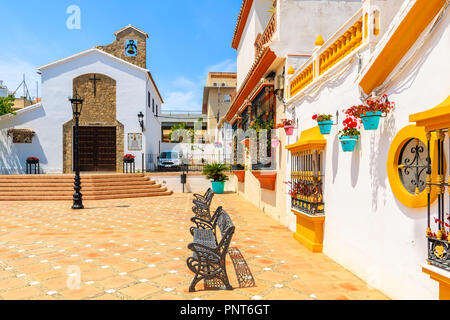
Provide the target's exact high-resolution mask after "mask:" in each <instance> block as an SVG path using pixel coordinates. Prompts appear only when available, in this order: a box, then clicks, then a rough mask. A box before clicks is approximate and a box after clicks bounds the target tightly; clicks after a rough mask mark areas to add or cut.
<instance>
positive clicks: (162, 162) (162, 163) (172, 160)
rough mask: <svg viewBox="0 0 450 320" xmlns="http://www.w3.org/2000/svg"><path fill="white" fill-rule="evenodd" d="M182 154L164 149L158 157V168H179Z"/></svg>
mask: <svg viewBox="0 0 450 320" xmlns="http://www.w3.org/2000/svg"><path fill="white" fill-rule="evenodd" d="M181 157H182V154H181V153H179V152H176V151H164V152H161V154H160V155H159V157H158V168H160V169H161V168H174V169H175V168H178V169H180V168H181V164H182V163H181V162H182V161H181Z"/></svg>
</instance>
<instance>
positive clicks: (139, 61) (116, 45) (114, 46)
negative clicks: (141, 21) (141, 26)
mask: <svg viewBox="0 0 450 320" xmlns="http://www.w3.org/2000/svg"><path fill="white" fill-rule="evenodd" d="M128 39H135V40H137V55H136V56H135V57H128V56H126V55H125V43H126V40H128ZM96 48H98V49H100V50H103V51H105V52H107V53H109V54H112V55H113V56H116V57H118V58H120V59H123V60H125V61H127V62H130V63H133V64H135V65H137V66H139V67H141V68H144V69H147V37H146V36H145V35H144V34H142V33H140V32H137V31H136V30H134V29H132V28H129V29H125V30H123V31H122V32H120V33H119V34H117V38H116V40H115V41H114V42H113V43H111V44H109V45H107V46H97V47H96Z"/></svg>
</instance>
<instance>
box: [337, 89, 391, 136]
mask: <svg viewBox="0 0 450 320" xmlns="http://www.w3.org/2000/svg"><path fill="white" fill-rule="evenodd" d="M394 108H395V103H394V102H390V101H389V99H388V96H387V95H383V96H382V97H381V98H379V99H373V98H371V99H368V100H367V101H366V103H365V104H362V105H358V106H353V107H351V108H349V109H348V110H347V111H345V113H346V114H347V115H348V116H351V117H354V118H359V119H361V121H362V123H363V125H364V129H365V130H377V129H378V126H379V124H380V119H381V117H382V116H383V114H384V115H386V114H388V113H389V112H391V111H392V110H394Z"/></svg>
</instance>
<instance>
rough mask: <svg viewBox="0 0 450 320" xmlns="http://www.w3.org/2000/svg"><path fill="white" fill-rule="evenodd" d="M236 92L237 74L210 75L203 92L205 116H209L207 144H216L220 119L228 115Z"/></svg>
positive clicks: (217, 73) (218, 73)
mask: <svg viewBox="0 0 450 320" xmlns="http://www.w3.org/2000/svg"><path fill="white" fill-rule="evenodd" d="M235 92H236V73H234V72H209V73H208V78H207V80H206V86H205V88H204V90H203V114H206V115H207V117H206V119H207V134H206V141H207V142H214V140H215V133H216V128H217V125H218V123H219V121H220V119H221V118H223V117H224V116H225V115H226V114H227V112H228V109H229V108H230V105H231V99H232V97H233V95H234V94H235Z"/></svg>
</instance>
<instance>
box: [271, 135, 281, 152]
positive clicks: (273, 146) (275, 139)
mask: <svg viewBox="0 0 450 320" xmlns="http://www.w3.org/2000/svg"><path fill="white" fill-rule="evenodd" d="M279 145H280V140H279V139H277V138H274V139H272V148H274V149H277V148H278V146H279Z"/></svg>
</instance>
